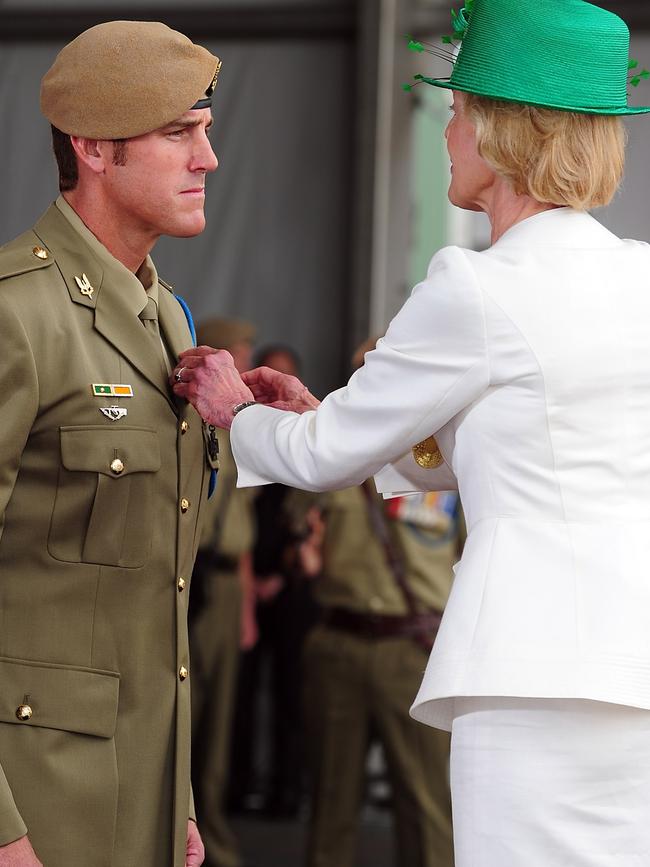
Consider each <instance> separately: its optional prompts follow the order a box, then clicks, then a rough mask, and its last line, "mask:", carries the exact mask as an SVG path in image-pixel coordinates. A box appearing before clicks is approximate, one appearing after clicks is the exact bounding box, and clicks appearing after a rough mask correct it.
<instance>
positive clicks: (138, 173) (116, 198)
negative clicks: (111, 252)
mask: <svg viewBox="0 0 650 867" xmlns="http://www.w3.org/2000/svg"><path fill="white" fill-rule="evenodd" d="M211 126H212V115H211V113H210V109H208V108H204V109H195V110H192V111H187V112H185V114H183V115H182V116H181V117H179V118H178V119H177V120H176V121H174V122H173V123H170V124H168V125H167V126H166V127H163V128H162V129H157V130H154V131H153V132H150V133H147V134H146V135H142V136H138V137H136V138H132V139H129V140H128V141H127V148H126V159H125V160H124V164H123V165H115V164H114V163H111V164H110V165H107V166H106V169H105V172H106V174H105V181H106V184H107V188H106V189H107V194H108V197H109V201H110V204H111V206H113V207H114V208H115V212H116V214H117V215H119V216H120V218H121V220H122V222H123V225H124V226H131V227H132V228H135V229H139V230H140V231H142V232H144V233H145V234H151V235H152V236H156V237H157V236H159V235H172V236H173V237H177V238H188V237H192V236H193V235H198V234H199V233H200V232H202V231H203V229H204V228H205V215H204V205H205V178H206V175H207V173H208V172H213V171H214V170H215V169H216V168H217V165H218V161H217V157H216V155H215V153H214V151H213V149H212V145H211V144H210V140H209V138H208V132H209V130H210V127H211Z"/></svg>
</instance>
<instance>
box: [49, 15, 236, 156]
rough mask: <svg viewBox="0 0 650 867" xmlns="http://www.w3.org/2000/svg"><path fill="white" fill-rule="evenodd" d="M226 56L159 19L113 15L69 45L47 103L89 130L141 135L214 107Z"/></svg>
mask: <svg viewBox="0 0 650 867" xmlns="http://www.w3.org/2000/svg"><path fill="white" fill-rule="evenodd" d="M220 67H221V62H220V61H219V58H218V57H215V56H214V55H213V54H210V52H209V51H208V50H207V49H205V48H202V47H201V46H200V45H195V44H194V43H193V42H192V41H191V40H190V39H188V38H187V36H183V34H182V33H178V32H177V31H176V30H171V29H170V28H169V27H167V26H166V25H165V24H160V23H159V22H156V21H108V22H106V23H105V24H98V25H97V26H96V27H91V28H90V29H89V30H86V31H84V33H82V34H81V35H80V36H77V38H76V39H73V40H72V42H70V43H69V44H68V45H66V46H65V48H63V49H62V50H61V51H60V52H59V54H58V56H57V58H56V60H55V61H54V63H53V64H52V66H51V68H50V70H49V71H48V72H47V73H46V74H45V76H44V77H43V81H42V82H41V111H42V112H43V114H44V115H45V117H46V118H47V119H48V120H49V121H50V123H51V124H53V125H54V126H55V127H57V128H58V129H60V130H61V131H62V132H65V133H68V134H69V135H78V136H83V137H85V138H96V139H118V138H133V137H134V136H138V135H143V134H144V133H148V132H151V131H152V130H154V129H159V128H160V127H163V126H166V125H167V124H168V123H171V122H172V121H173V120H175V119H176V118H177V117H180V115H182V114H183V113H184V112H186V111H188V110H189V109H191V108H208V107H209V106H210V105H211V98H212V91H213V90H214V88H215V85H216V83H217V76H218V74H219V69H220Z"/></svg>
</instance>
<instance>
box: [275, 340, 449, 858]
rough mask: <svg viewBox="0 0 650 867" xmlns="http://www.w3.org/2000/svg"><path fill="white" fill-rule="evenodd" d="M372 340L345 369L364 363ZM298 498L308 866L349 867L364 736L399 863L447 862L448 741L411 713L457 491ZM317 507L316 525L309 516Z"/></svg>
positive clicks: (436, 611) (435, 619) (365, 489)
mask: <svg viewBox="0 0 650 867" xmlns="http://www.w3.org/2000/svg"><path fill="white" fill-rule="evenodd" d="M375 342H376V340H375V339H371V340H369V341H367V342H366V343H364V344H363V345H362V346H360V347H359V349H358V350H357V352H356V353H355V355H354V357H353V359H352V363H353V367H355V368H357V367H359V366H360V365H361V364H363V357H364V353H365V351H366V350H369V349H372V348H373V347H374V344H375ZM300 501H301V496H300V495H298V494H296V495H295V496H294V500H293V503H292V504H291V508H293V510H294V512H299V510H300V509H301V508H302V510H303V512H304V511H305V510H306V508H307V506H308V505H309V504H310V503H313V504H315V506H314V505H312V507H311V509H309V511H308V512H307V514H308V517H309V522H310V524H311V526H312V532H311V535H310V537H309V538H308V539H307V540H306V541H305V542H303V544H302V545H301V547H300V549H299V554H300V559H301V561H302V563H303V565H304V569H305V571H306V572H307V573H308V574H312V575H313V574H315V573H317V572H320V574H318V577H316V579H315V584H314V594H315V597H316V599H317V601H318V602H319V603H320V604H321V606H322V610H323V616H322V623H321V625H320V626H318V627H317V628H316V629H315V630H314V631H313V633H312V635H311V636H310V638H309V639H308V641H307V646H306V648H305V655H304V682H305V689H304V707H305V725H306V736H307V747H308V758H309V763H310V766H311V772H312V811H311V820H310V828H309V835H308V841H307V859H306V860H307V865H308V867H352V865H353V864H354V863H355V849H356V846H355V844H356V825H357V821H358V815H359V810H360V807H361V802H362V796H363V783H364V770H365V762H366V755H367V751H368V745H369V738H370V736H371V734H376V736H377V737H378V738H379V740H380V741H381V743H382V745H383V748H384V751H385V754H386V760H387V764H388V773H389V777H390V782H391V786H392V794H393V805H394V812H395V829H396V838H397V839H396V842H397V846H396V851H397V857H396V863H397V864H398V865H399V867H452V865H453V860H454V859H453V845H452V828H451V800H450V793H449V785H448V771H447V764H448V757H449V735H448V734H447V732H442V731H438V730H436V729H431V728H428V727H425V726H422V725H419V724H418V723H416V722H415V721H414V720H412V719H411V718H410V716H409V707H410V705H411V702H412V700H413V696H414V695H415V693H416V692H417V689H418V686H419V683H420V680H421V677H422V672H423V670H424V668H425V666H426V663H427V658H428V651H429V649H430V646H431V645H432V644H433V640H434V638H435V634H436V629H437V625H438V623H439V620H440V617H441V614H442V611H443V609H444V607H445V604H446V602H447V597H448V595H449V591H450V589H451V582H452V577H453V572H452V566H453V564H454V563H455V561H456V560H457V559H458V556H459V549H460V521H459V504H458V496H457V494H455V493H444V494H438V493H432V494H426V495H422V496H420V497H403V498H398V499H395V500H390V501H384V500H383V499H382V498H381V497H380V496H379V495H378V494H377V491H376V488H375V486H374V484H373V482H372V480H370V481H368V482H366V483H365V484H364V485H362V486H360V487H353V488H346V489H345V490H342V491H334V492H330V493H327V494H321V495H318V496H317V497H316V498H315V495H313V494H312V495H302V504H301V502H300ZM315 508H316V509H317V510H318V512H319V513H320V516H322V519H321V520H322V522H323V523H321V520H319V518H318V516H317V515H314V510H315Z"/></svg>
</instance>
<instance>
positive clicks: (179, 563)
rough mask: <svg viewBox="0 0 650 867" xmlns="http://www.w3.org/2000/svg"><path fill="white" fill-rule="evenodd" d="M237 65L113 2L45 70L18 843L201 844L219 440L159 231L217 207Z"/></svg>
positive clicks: (9, 377)
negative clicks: (49, 150) (118, 11)
mask: <svg viewBox="0 0 650 867" xmlns="http://www.w3.org/2000/svg"><path fill="white" fill-rule="evenodd" d="M218 69H219V61H218V59H217V58H216V57H214V56H212V55H211V54H210V53H209V52H208V51H206V50H205V49H203V48H201V47H199V46H196V45H193V44H192V43H191V42H190V40H189V39H187V38H186V37H184V36H182V35H181V34H180V33H176V32H174V31H172V30H169V28H167V27H165V26H164V25H162V24H155V23H142V22H111V23H108V24H103V25H99V26H98V27H95V28H92V29H91V30H89V31H86V32H85V33H83V34H82V35H81V36H80V37H78V38H77V39H76V40H74V41H73V42H72V43H70V44H69V45H68V46H66V48H64V49H63V51H62V52H61V53H60V54H59V56H58V58H57V59H56V61H55V63H54V65H53V66H52V68H51V70H50V71H49V72H48V74H47V75H46V76H45V78H44V80H43V85H42V91H41V105H42V109H43V112H44V114H45V116H46V117H47V118H48V119H49V120H50V122H51V123H52V125H53V127H55V129H53V136H54V141H55V152H56V155H57V160H58V163H59V173H60V186H61V189H62V191H63V195H62V196H60V197H59V198H58V199H57V201H56V203H55V204H54V205H52V206H51V207H50V208H49V210H48V211H47V212H46V214H45V215H44V216H43V217H42V218H41V219H40V220H39V222H38V223H37V224H36V225H35V226H34V228H33V229H32V230H30V231H28V232H26V233H25V234H23V235H21V236H20V237H19V238H17V239H16V240H15V241H13V242H11V243H10V244H8V245H6V246H5V247H3V248H2V250H0V306H1V313H0V345H2V352H3V362H2V365H1V366H0V393H1V394H2V401H3V403H4V407H5V411H4V413H3V424H2V426H1V427H0V533H1V536H0V864H11V865H12V867H37V865H41V864H44V865H46V867H185V865H187V867H198V865H199V864H200V863H201V860H202V844H201V841H200V837H199V835H198V832H197V830H196V826H195V825H194V823H193V822H192V821H190V819H191V817H192V805H191V791H190V767H189V766H190V694H189V686H190V685H189V671H188V669H189V651H188V640H187V629H186V617H187V597H188V589H189V588H188V583H189V577H190V574H191V571H192V564H193V561H194V556H195V553H196V546H197V542H198V534H199V515H200V513H201V511H202V506H203V503H204V501H205V500H206V498H207V490H208V484H209V479H210V469H211V466H214V465H216V462H215V460H214V453H213V450H212V449H209V448H208V445H210V443H209V438H208V436H207V434H206V432H205V431H204V426H203V424H202V422H201V420H200V418H199V417H198V416H197V415H196V413H195V412H194V410H193V409H191V408H190V407H189V406H188V405H186V404H185V402H184V401H179V400H177V399H175V398H174V396H173V393H172V390H171V385H170V382H169V371H170V370H171V368H172V367H173V364H174V361H175V359H176V357H177V355H178V353H179V352H181V351H182V350H183V349H187V348H188V347H189V346H191V344H192V338H191V334H190V329H189V327H188V320H187V318H186V314H185V313H184V310H183V308H182V306H181V304H180V303H179V301H178V300H177V299H176V297H175V296H174V294H173V292H172V291H171V287H169V286H167V285H166V284H165V283H164V282H163V281H161V280H160V279H159V278H158V276H157V274H156V270H155V268H154V265H153V263H152V261H151V259H150V258H149V256H148V253H149V251H150V249H151V248H152V247H153V246H154V244H155V241H156V240H157V238H158V237H159V236H160V235H161V234H171V235H177V236H190V235H195V234H198V233H199V232H200V231H202V229H203V227H204V225H205V219H204V215H203V202H204V199H203V194H202V192H201V190H202V189H203V186H204V183H205V176H206V173H207V172H209V171H213V170H214V169H215V168H216V158H215V156H214V153H213V151H212V149H211V147H210V144H209V142H208V140H207V137H206V130H207V127H208V125H209V123H210V121H211V115H210V110H209V106H210V103H211V95H212V91H213V89H214V86H215V84H216V77H217V73H218ZM115 139H126V140H127V141H118V142H115V141H111V140H115Z"/></svg>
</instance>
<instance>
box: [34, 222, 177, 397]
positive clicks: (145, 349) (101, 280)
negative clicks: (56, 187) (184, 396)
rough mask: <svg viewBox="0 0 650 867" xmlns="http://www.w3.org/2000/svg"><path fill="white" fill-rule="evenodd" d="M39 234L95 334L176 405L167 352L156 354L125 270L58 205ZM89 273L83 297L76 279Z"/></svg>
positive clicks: (37, 228)
mask: <svg viewBox="0 0 650 867" xmlns="http://www.w3.org/2000/svg"><path fill="white" fill-rule="evenodd" d="M35 231H36V234H37V235H38V236H39V238H41V240H42V241H43V243H44V245H45V246H46V247H47V248H48V249H49V250H51V251H52V253H53V255H54V257H55V259H56V262H57V265H58V267H59V270H60V271H61V274H62V276H63V279H64V280H65V282H66V285H67V287H68V292H69V293H70V299H71V300H72V301H73V303H75V304H81V305H83V306H84V307H92V308H94V311H95V329H96V330H97V331H99V333H100V334H102V336H103V337H105V338H106V340H108V341H109V342H110V343H111V344H112V345H113V346H114V347H115V348H116V349H117V350H118V351H119V352H120V353H121V354H122V355H123V356H124V357H125V358H126V359H128V361H129V363H130V364H132V365H133V366H134V367H135V368H137V369H138V370H139V371H140V373H141V374H142V375H143V376H145V377H146V378H147V379H148V380H149V381H150V382H151V384H152V385H153V386H154V387H155V388H157V389H158V391H160V392H161V393H162V394H164V395H165V397H166V398H167V400H168V401H169V403H170V404H171V405H172V406H174V402H173V397H172V394H171V390H170V386H169V383H168V382H167V378H166V376H165V375H164V368H163V364H162V356H161V352H162V348H161V350H160V352H156V346H155V345H154V343H153V341H152V340H151V339H150V338H149V335H148V334H147V332H146V331H145V329H144V327H143V325H142V322H141V321H140V319H139V318H138V314H139V313H140V309H141V306H142V305H141V299H140V298H139V297H138V295H137V294H136V293H129V291H128V288H129V287H128V286H125V285H124V273H123V269H122V267H121V266H120V264H119V263H118V262H117V260H115V265H114V266H113V264H112V262H111V260H110V254H108V252H107V255H106V257H105V261H104V260H103V259H100V258H99V257H98V256H96V255H95V253H94V252H93V250H92V249H91V248H90V246H89V245H88V244H87V243H86V242H85V240H84V238H83V237H82V236H81V235H80V234H79V233H78V232H77V231H75V229H74V227H73V226H72V225H71V223H70V222H69V221H68V220H67V219H66V217H65V216H64V215H63V214H62V213H61V212H60V211H59V210H58V208H57V207H56V206H55V205H52V206H51V207H50V208H49V209H48V211H47V212H46V213H45V215H44V216H43V217H42V218H41V219H40V220H39V222H38V223H37V225H36V227H35ZM84 274H85V275H86V277H87V278H88V283H89V284H90V285H91V287H92V289H93V291H92V293H89V290H88V289H86V292H85V293H82V291H81V288H80V286H79V285H78V283H77V281H76V279H75V278H76V277H79V278H82V277H83V275H84ZM161 294H165V293H161ZM184 348H187V347H184Z"/></svg>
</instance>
